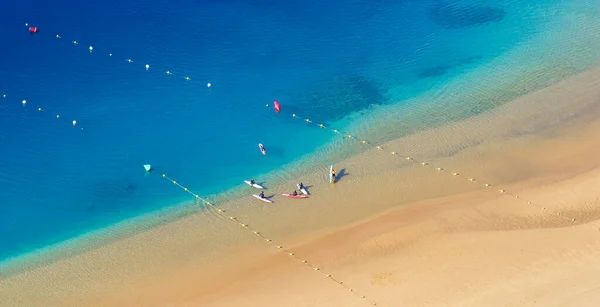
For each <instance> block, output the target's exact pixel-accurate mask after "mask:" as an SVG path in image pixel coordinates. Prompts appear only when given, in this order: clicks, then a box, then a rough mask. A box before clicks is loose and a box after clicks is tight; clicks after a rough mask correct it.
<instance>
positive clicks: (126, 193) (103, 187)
mask: <svg viewBox="0 0 600 307" xmlns="http://www.w3.org/2000/svg"><path fill="white" fill-rule="evenodd" d="M136 191H137V185H136V184H134V183H133V182H131V181H130V180H129V179H107V180H103V181H98V182H96V183H94V184H92V185H91V186H89V189H88V193H87V194H86V195H87V197H88V198H87V201H86V203H87V205H86V207H85V211H86V212H92V211H97V210H108V211H110V210H112V209H111V207H112V206H114V205H115V204H117V203H119V202H121V201H122V200H123V199H124V198H129V197H131V196H133V195H134V194H135V192H136ZM97 204H103V205H102V206H103V207H102V208H101V207H100V206H98V205H97Z"/></svg>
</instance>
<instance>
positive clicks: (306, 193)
mask: <svg viewBox="0 0 600 307" xmlns="http://www.w3.org/2000/svg"><path fill="white" fill-rule="evenodd" d="M296 187H298V189H299V190H300V192H302V194H304V195H308V191H306V189H305V188H302V189H300V184H299V183H296Z"/></svg>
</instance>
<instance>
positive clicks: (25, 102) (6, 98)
mask: <svg viewBox="0 0 600 307" xmlns="http://www.w3.org/2000/svg"><path fill="white" fill-rule="evenodd" d="M10 101H11V99H10V98H9V96H8V95H7V94H6V93H2V96H1V98H0V103H6V102H10ZM28 104H30V103H29V101H28V100H27V99H23V100H21V105H22V106H23V107H24V108H25V107H27V106H28ZM37 111H38V112H44V113H47V114H50V113H49V112H48V110H47V109H45V108H42V107H38V108H37ZM55 114H56V115H55V117H56V119H61V115H60V114H58V113H55ZM71 124H72V125H73V127H75V126H77V125H78V122H77V120H73V121H72V122H71ZM80 130H81V131H83V127H80Z"/></svg>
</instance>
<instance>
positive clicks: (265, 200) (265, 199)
mask: <svg viewBox="0 0 600 307" xmlns="http://www.w3.org/2000/svg"><path fill="white" fill-rule="evenodd" d="M252 196H254V197H256V198H258V199H260V200H262V201H264V202H266V203H272V202H273V201H272V200H270V199H268V198H262V197H260V195H258V194H252Z"/></svg>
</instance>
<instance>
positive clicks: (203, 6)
mask: <svg viewBox="0 0 600 307" xmlns="http://www.w3.org/2000/svg"><path fill="white" fill-rule="evenodd" d="M586 2H588V1H582V0H570V1H566V0H565V1H558V0H544V1H527V0H512V1H477V2H474V1H443V0H427V1H409V0H406V1H391V0H389V1H387V0H381V1H366V0H364V1H363V0H351V1H339V0H335V1H312V0H311V1H292V2H286V1H271V0H256V1H250V0H222V1H217V0H211V1H209V0H204V1H183V2H181V3H177V5H175V4H174V3H172V2H168V1H158V0H153V1H139V0H134V1H128V2H127V3H124V2H121V1H114V0H109V1H88V2H82V1H66V0H62V1H56V2H52V3H48V2H43V1H31V0H28V1H20V2H18V3H16V2H15V3H8V1H5V2H2V3H0V41H1V42H2V47H1V48H0V58H1V60H0V94H6V95H7V98H6V99H2V98H1V97H0V259H5V258H9V257H13V256H16V255H19V254H22V253H25V252H29V251H31V250H35V249H37V248H40V247H43V246H46V245H48V244H52V243H56V242H59V241H62V240H65V239H67V238H70V237H73V236H76V235H79V234H82V233H85V232H87V231H90V230H93V229H97V228H101V227H104V226H106V225H109V224H111V223H115V222H118V221H121V220H124V219H127V218H130V217H133V216H136V215H139V214H143V213H146V212H149V211H152V210H157V209H160V208H164V207H166V206H171V205H174V204H177V203H179V202H181V201H182V200H185V199H188V198H189V195H186V194H183V193H181V191H178V190H175V189H173V188H171V187H169V186H168V185H167V184H166V183H165V181H164V180H163V179H161V178H160V174H161V173H163V172H164V173H167V174H168V175H169V176H170V177H172V178H176V179H177V180H178V181H179V182H184V183H185V184H186V186H188V187H189V188H191V189H193V190H194V191H196V192H197V193H199V194H202V195H214V194H217V193H219V192H222V191H225V190H227V189H230V188H231V187H233V186H236V185H239V184H240V182H241V181H242V180H243V179H248V178H250V177H257V178H259V181H260V175H261V174H265V173H268V172H270V171H273V170H276V169H278V168H280V167H281V165H284V164H288V163H291V162H293V161H296V160H297V159H298V158H299V157H302V156H306V155H308V154H310V153H311V152H313V151H314V150H315V149H317V148H319V147H321V146H322V145H323V144H325V143H327V142H329V141H331V140H332V137H333V136H332V135H329V134H326V133H323V132H322V131H320V130H319V129H315V128H309V127H307V126H306V125H302V124H301V123H299V122H298V121H291V120H289V116H290V114H291V113H298V114H302V116H303V118H304V117H306V118H310V119H312V120H313V121H314V122H320V123H324V124H326V125H327V124H329V123H331V122H334V121H337V122H339V125H340V127H344V125H345V124H347V123H348V122H349V121H348V116H350V115H352V116H353V117H352V118H353V120H352V121H357V120H358V121H360V116H356V114H357V112H360V111H364V110H369V109H370V108H371V107H372V106H374V105H379V106H382V105H395V104H400V105H401V104H403V102H404V101H406V100H407V99H411V98H414V97H418V95H419V94H421V93H423V92H425V91H428V90H431V89H432V88H436V87H440V86H443V85H444V84H445V83H446V82H449V81H450V80H455V79H456V78H460V76H461V75H462V74H465V73H467V72H469V71H472V70H474V69H477V68H478V67H480V66H482V65H486V64H487V63H489V62H490V61H493V60H494V59H496V58H498V57H501V56H502V55H503V54H506V53H508V52H510V51H511V50H513V49H514V48H517V47H522V45H523V44H526V43H527V42H528V40H529V39H530V38H531V37H533V36H534V35H539V34H540V31H550V30H551V28H550V27H549V25H551V24H552V22H553V21H554V20H555V19H557V18H559V17H561V15H560V14H559V12H560V9H561V8H562V7H566V6H567V5H566V4H570V5H572V4H573V3H581V4H582V5H581V7H585V6H586V5H587V3H586ZM590 3H592V2H590ZM576 7H578V6H576ZM26 22H28V23H30V24H32V25H35V26H38V27H39V29H40V33H38V34H36V35H30V34H29V33H28V31H27V28H26V27H25V26H24V24H25V23H26ZM57 33H59V34H60V36H61V38H60V39H57V38H56V37H55V35H56V34H57ZM72 40H77V41H78V42H79V44H78V45H74V44H73V43H71V41H72ZM90 45H92V46H93V48H94V49H93V52H91V53H90V52H89V50H88V47H89V46H90ZM109 53H112V56H109ZM127 59H132V61H133V62H132V63H128V61H127ZM146 63H148V64H149V65H150V68H149V69H148V70H146V69H145V68H144V65H145V64H146ZM167 70H169V71H172V72H173V75H170V76H169V75H166V74H165V71H167ZM184 76H190V78H191V80H190V81H186V80H185V79H184ZM487 77H488V78H494V76H487ZM209 82H210V83H211V84H212V86H211V87H207V83H209ZM398 88H401V90H400V91H399V90H398ZM23 99H26V100H27V103H26V104H25V105H23V104H22V103H21V101H22V100H23ZM273 100H278V101H280V103H281V104H282V108H283V111H282V113H281V114H275V113H274V112H273V110H272V108H271V104H272V101H273ZM266 104H270V107H268V108H267V107H266V106H265V105H266ZM39 107H41V108H42V109H43V111H41V112H40V111H38V108H39ZM57 114H59V115H60V118H59V119H58V118H56V115H57ZM284 116H285V117H284ZM72 120H77V125H76V126H73V125H72V124H71V121H72ZM82 128H83V130H82ZM371 133H377V132H371ZM258 143H264V144H265V146H266V147H267V149H268V154H267V156H263V155H261V154H260V152H259V151H258V147H257V144H258ZM340 150H344V148H340ZM331 159H332V158H331V157H323V160H327V161H324V164H326V165H328V164H330V162H331V161H329V160H331ZM145 163H151V164H152V165H153V166H154V167H155V169H156V173H154V174H150V175H148V174H145V172H144V170H143V168H142V165H143V164H145Z"/></svg>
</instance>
